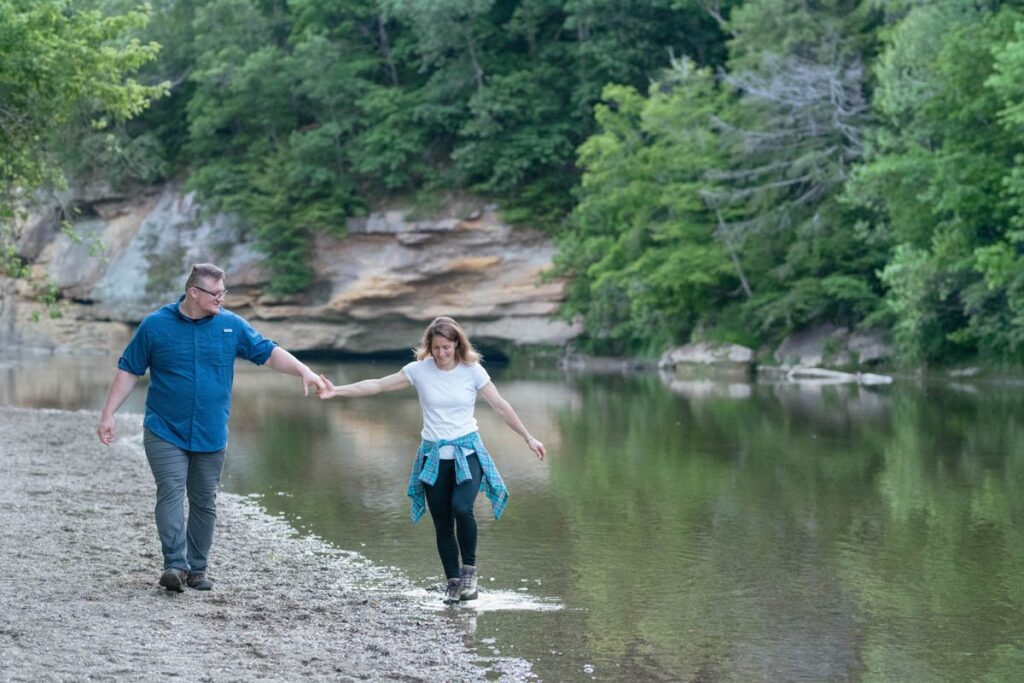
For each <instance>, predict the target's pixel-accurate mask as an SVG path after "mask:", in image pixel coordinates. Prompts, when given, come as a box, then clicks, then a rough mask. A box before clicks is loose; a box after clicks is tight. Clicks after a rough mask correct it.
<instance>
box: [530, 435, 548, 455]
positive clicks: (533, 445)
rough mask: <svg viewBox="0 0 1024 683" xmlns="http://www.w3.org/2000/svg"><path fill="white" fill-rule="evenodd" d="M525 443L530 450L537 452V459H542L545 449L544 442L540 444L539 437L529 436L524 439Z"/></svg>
mask: <svg viewBox="0 0 1024 683" xmlns="http://www.w3.org/2000/svg"><path fill="white" fill-rule="evenodd" d="M526 445H527V446H529V447H530V450H531V451H533V452H534V453H536V454H537V459H538V460H543V459H544V456H545V455H546V453H547V451H545V450H544V444H542V443H541V442H540V440H539V439H537V438H535V437H532V436H531V437H530V438H529V439H527V440H526Z"/></svg>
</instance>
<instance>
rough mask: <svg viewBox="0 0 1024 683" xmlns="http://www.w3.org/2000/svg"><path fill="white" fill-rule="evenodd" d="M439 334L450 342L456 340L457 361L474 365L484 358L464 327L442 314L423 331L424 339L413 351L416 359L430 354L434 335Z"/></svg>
mask: <svg viewBox="0 0 1024 683" xmlns="http://www.w3.org/2000/svg"><path fill="white" fill-rule="evenodd" d="M438 335H440V336H442V337H444V338H445V339H447V340H448V341H450V342H455V360H456V361H457V362H459V363H467V364H468V365H473V364H474V363H479V362H480V360H481V359H482V358H483V356H481V355H480V353H479V352H477V350H476V349H474V348H473V344H472V342H470V341H469V337H467V336H466V333H465V331H464V330H463V329H462V327H461V326H460V325H459V324H458V323H457V322H455V321H454V320H452V319H451V318H449V317H448V316H444V315H442V316H441V317H439V318H434V320H433V321H432V322H431V323H430V324H429V325H427V329H426V330H424V331H423V339H422V340H420V345H419V346H417V347H416V348H415V349H413V353H415V354H416V360H423V359H424V358H427V357H428V356H430V346H431V343H432V342H433V341H434V337H435V336H438Z"/></svg>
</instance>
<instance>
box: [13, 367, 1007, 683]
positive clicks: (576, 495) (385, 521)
mask: <svg viewBox="0 0 1024 683" xmlns="http://www.w3.org/2000/svg"><path fill="white" fill-rule="evenodd" d="M398 365H399V364H398V363H395V362H382V363H380V364H376V365H370V364H359V365H356V364H353V365H335V366H329V365H325V366H324V367H323V368H320V369H324V370H325V371H327V372H328V374H329V375H330V376H331V377H332V378H334V379H335V380H336V381H339V382H340V381H355V380H358V379H362V378H365V377H371V376H380V375H382V374H385V373H387V372H390V371H393V370H394V369H395V367H397V366H398ZM112 368H113V360H110V362H109V364H104V363H100V362H97V360H96V359H86V360H76V359H70V358H57V359H47V360H46V361H38V362H35V364H33V363H27V364H17V365H15V366H10V365H8V366H6V367H3V366H0V377H2V378H3V386H2V388H0V400H2V401H3V402H5V403H17V404H20V405H31V406H36V407H63V408H92V409H98V408H99V406H100V404H101V403H102V400H103V394H104V392H105V390H106V384H107V383H108V382H109V379H110V373H111V372H112ZM492 375H493V376H494V377H495V380H496V383H497V384H498V386H499V388H500V389H501V390H502V393H503V394H504V395H505V396H506V397H507V398H509V400H510V401H511V402H512V403H513V405H514V406H516V408H517V410H518V411H519V413H520V415H521V416H522V417H523V418H524V420H525V421H526V422H527V424H528V425H529V426H530V428H531V429H532V430H533V431H534V433H536V434H538V436H541V438H543V439H544V440H545V442H546V443H547V445H548V448H549V451H550V454H551V456H550V458H549V459H548V460H547V461H545V462H544V463H538V462H537V461H536V460H535V458H534V457H533V456H532V454H531V453H530V452H529V451H528V450H527V449H526V448H525V446H523V444H522V442H521V440H520V439H519V438H518V437H517V436H516V435H515V434H513V433H512V432H511V431H509V430H508V429H507V428H506V427H505V426H504V425H503V424H501V422H500V420H499V419H498V418H497V416H495V415H494V414H493V413H491V411H490V410H489V409H488V408H487V407H486V405H483V404H482V405H481V407H480V409H479V411H478V418H479V421H480V424H481V429H482V431H483V434H484V438H485V440H486V441H487V442H488V445H489V448H490V449H491V451H492V452H493V453H494V454H495V456H496V457H497V459H498V461H499V464H500V466H501V468H502V472H503V474H504V475H505V478H506V481H507V482H508V484H509V487H510V489H511V491H512V501H511V504H510V507H509V508H508V511H507V513H506V516H505V517H504V518H503V519H502V520H501V522H498V523H494V522H493V521H491V520H490V519H489V517H488V508H487V506H486V503H484V502H483V501H481V505H480V507H479V508H478V516H479V518H480V519H481V543H480V549H479V550H480V557H481V574H482V577H483V584H482V586H483V589H484V593H483V595H484V599H483V600H482V601H481V602H480V604H479V605H478V607H479V609H472V608H471V609H459V610H457V612H456V613H455V614H454V615H453V618H457V619H462V620H463V621H465V622H466V623H467V624H469V623H472V629H471V631H472V632H471V633H470V632H469V631H467V635H471V636H472V639H473V642H474V643H476V644H477V646H478V647H479V648H480V649H481V650H480V651H481V656H486V655H487V654H493V652H492V650H494V649H501V650H502V651H504V652H505V653H506V654H514V655H518V656H522V657H526V658H528V659H530V660H531V661H533V662H534V671H536V672H537V673H538V674H540V675H541V677H543V678H544V679H547V680H590V679H592V678H593V679H598V680H628V679H637V680H702V681H748V680H772V681H777V680H786V681H791V680H793V681H799V680H806V681H823V680H878V681H891V680H900V681H918V680H919V681H937V680H949V681H961V680H986V679H987V680H1020V679H1021V678H1024V616H1022V615H1024V609H1022V607H1024V538H1022V537H1021V536H1022V532H1021V528H1022V525H1021V522H1022V521H1024V491H1022V490H1021V489H1022V485H1024V484H1022V482H1024V439H1022V437H1024V420H1022V417H1021V413H1020V410H1019V406H1020V400H1021V398H1022V396H1024V390H1022V389H1021V387H1018V386H992V385H978V384H963V386H962V387H961V386H955V385H949V384H932V383H928V382H921V383H919V384H906V383H903V384H901V383H897V384H895V385H890V386H883V387H860V386H856V385H821V384H805V385H801V384H753V385H747V384H711V383H703V382H696V383H695V382H678V381H675V382H673V381H662V379H660V378H658V377H657V376H641V377H624V376H606V377H580V376H577V377H566V376H563V375H560V374H558V373H551V372H547V373H536V372H531V371H529V370H522V369H519V368H514V367H510V368H493V369H492ZM965 387H966V388H967V389H968V390H965ZM143 395H144V393H143V392H142V391H141V390H137V391H136V392H135V393H134V394H133V396H132V398H131V399H130V401H132V402H134V407H132V406H129V407H128V409H134V410H141V405H142V399H143ZM419 421H420V414H419V409H418V406H417V402H416V396H415V393H413V392H412V391H408V392H405V393H397V394H389V395H387V396H381V397H374V398H369V399H363V400H358V401H338V400H336V401H332V402H329V403H320V402H317V401H315V400H314V399H311V398H310V399H304V398H303V397H302V396H301V392H300V391H299V389H298V386H297V383H296V381H295V380H293V379H291V378H283V377H281V376H278V375H275V374H274V373H271V372H268V371H266V370H260V369H255V368H251V367H249V366H246V365H240V366H239V374H238V379H237V382H236V396H235V403H234V412H233V417H232V422H231V429H232V445H231V449H230V454H229V458H228V467H227V470H226V473H225V486H226V487H227V488H229V489H231V490H233V491H236V492H241V493H251V494H258V495H260V496H261V497H260V498H259V500H260V502H261V503H262V504H263V505H264V506H265V507H266V508H267V509H268V510H269V511H270V512H271V513H274V514H283V515H285V516H286V517H287V518H288V519H289V520H290V521H291V522H292V523H293V524H295V525H296V526H297V527H299V528H302V529H309V530H311V531H314V532H315V533H317V534H319V535H321V536H323V537H325V538H327V539H329V540H331V541H333V542H335V543H337V544H338V545H339V546H341V547H343V548H348V549H353V550H357V551H359V552H361V553H363V554H365V555H367V556H368V557H370V558H371V559H372V560H374V561H375V562H378V563H382V564H388V565H394V566H397V567H400V568H401V569H402V570H403V571H405V572H406V573H407V574H408V575H409V576H410V577H411V578H412V579H413V580H414V581H415V582H416V583H417V584H418V585H419V586H420V587H421V588H422V589H424V590H423V592H422V597H423V599H424V600H428V599H429V597H430V594H429V592H427V591H426V589H427V588H429V587H430V586H431V585H433V584H434V583H436V582H437V580H438V579H439V578H440V577H439V574H440V570H439V566H438V564H439V563H438V561H437V559H436V554H435V551H434V547H433V534H432V532H431V529H430V526H429V523H428V522H427V523H422V524H421V525H419V526H416V527H414V526H413V525H411V524H410V523H409V520H408V513H409V504H408V499H407V498H406V497H405V495H404V491H405V484H406V481H407V477H408V471H409V461H410V458H411V456H412V452H413V450H414V449H415V447H416V444H417V440H418V438H417V434H418V432H419V426H420V425H419ZM428 604H429V603H428ZM488 605H490V606H491V607H493V608H494V609H488ZM550 606H558V607H559V609H554V610H548V609H545V608H546V607H550ZM470 613H471V614H470ZM467 615H470V616H471V617H472V618H471V619H470V616H467ZM467 628H468V627H467Z"/></svg>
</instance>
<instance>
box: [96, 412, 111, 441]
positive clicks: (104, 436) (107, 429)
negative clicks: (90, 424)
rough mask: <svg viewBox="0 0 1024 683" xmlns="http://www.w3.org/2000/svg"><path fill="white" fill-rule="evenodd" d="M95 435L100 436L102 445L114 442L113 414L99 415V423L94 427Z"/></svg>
mask: <svg viewBox="0 0 1024 683" xmlns="http://www.w3.org/2000/svg"><path fill="white" fill-rule="evenodd" d="M96 436H98V437H100V441H101V442H102V443H103V445H104V446H109V445H110V444H112V443H114V416H113V415H111V416H110V417H102V416H100V424H99V426H97V427H96Z"/></svg>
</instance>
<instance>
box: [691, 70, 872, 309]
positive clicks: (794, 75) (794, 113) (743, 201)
mask: <svg viewBox="0 0 1024 683" xmlns="http://www.w3.org/2000/svg"><path fill="white" fill-rule="evenodd" d="M863 77H864V74H863V67H862V66H861V64H860V63H859V62H853V63H849V64H840V63H835V64H819V63H815V62H811V61H808V60H806V59H803V58H800V57H795V56H789V57H778V56H773V55H769V56H767V57H766V58H765V59H764V60H763V61H762V65H761V68H760V69H758V70H757V72H742V73H737V74H731V75H727V76H725V77H724V80H725V82H726V83H727V84H729V85H730V86H732V87H733V88H734V89H735V90H736V91H737V92H738V93H739V95H740V98H741V99H740V109H739V112H740V116H739V117H737V120H741V121H743V122H744V123H742V124H740V123H730V122H728V121H725V120H723V119H721V118H715V119H713V125H714V126H715V127H716V128H717V129H718V131H719V132H720V134H721V135H722V139H723V140H724V141H725V144H727V145H729V147H730V148H731V150H732V153H733V159H734V163H733V164H732V167H731V168H729V169H725V170H713V171H709V172H708V179H709V180H710V181H711V182H710V183H709V187H708V188H707V189H705V190H704V191H702V192H701V196H702V197H703V199H704V201H705V203H706V204H707V206H708V207H709V208H710V209H712V210H714V211H715V212H716V213H717V215H718V219H719V220H718V228H717V230H716V234H717V235H718V238H719V239H720V240H721V241H722V242H723V244H725V245H726V246H727V248H728V249H729V251H730V254H731V255H732V257H733V261H734V264H736V266H737V268H738V269H739V260H738V256H737V255H736V252H737V251H738V250H739V249H740V247H741V246H742V244H743V242H744V241H745V240H746V239H747V238H748V237H749V236H750V235H753V234H763V233H769V232H773V231H776V230H780V229H784V228H787V227H791V226H792V225H793V224H794V222H797V221H800V220H804V219H805V218H807V217H808V216H813V215H814V212H815V209H816V207H817V206H819V205H820V203H821V202H822V201H824V200H825V198H827V197H829V196H830V195H832V193H834V192H835V191H836V190H837V189H838V188H839V187H840V186H841V185H842V184H843V182H844V181H845V180H846V178H847V175H848V172H849V169H850V166H851V165H852V164H853V163H854V162H855V161H857V160H858V159H860V158H861V156H862V155H863V153H864V140H863V126H864V118H865V115H866V113H867V111H868V104H867V102H866V101H865V98H864V95H863V92H862V87H863ZM723 214H724V215H726V216H729V217H730V218H731V220H729V221H726V220H724V219H723V218H722V216H723ZM740 272H742V271H740ZM744 291H745V292H747V293H748V296H749V291H750V289H749V284H747V283H746V282H745V280H744Z"/></svg>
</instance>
